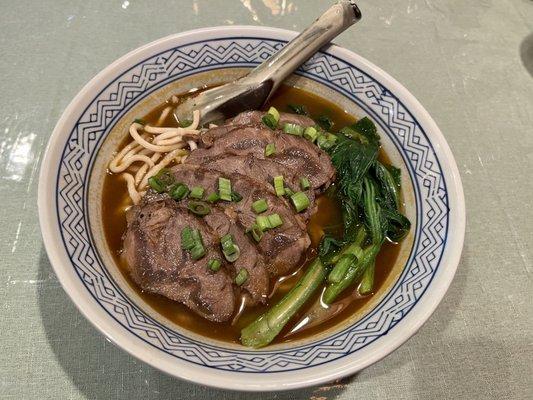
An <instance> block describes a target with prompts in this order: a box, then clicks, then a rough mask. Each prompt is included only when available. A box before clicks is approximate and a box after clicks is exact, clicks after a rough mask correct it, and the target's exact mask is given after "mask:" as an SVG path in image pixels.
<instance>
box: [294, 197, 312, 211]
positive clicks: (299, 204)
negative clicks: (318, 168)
mask: <svg viewBox="0 0 533 400" xmlns="http://www.w3.org/2000/svg"><path fill="white" fill-rule="evenodd" d="M291 201H292V204H293V205H294V208H296V211H297V212H302V211H303V210H305V209H306V208H307V207H309V204H310V202H309V197H307V195H306V194H305V193H304V192H298V193H294V194H293V195H292V196H291Z"/></svg>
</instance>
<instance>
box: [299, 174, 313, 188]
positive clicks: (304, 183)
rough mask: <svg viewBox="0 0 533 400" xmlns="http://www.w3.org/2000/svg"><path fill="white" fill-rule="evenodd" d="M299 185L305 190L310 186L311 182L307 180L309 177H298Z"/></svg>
mask: <svg viewBox="0 0 533 400" xmlns="http://www.w3.org/2000/svg"><path fill="white" fill-rule="evenodd" d="M300 187H301V188H302V190H307V189H309V188H310V187H311V182H309V179H308V178H307V177H305V176H303V177H301V178H300Z"/></svg>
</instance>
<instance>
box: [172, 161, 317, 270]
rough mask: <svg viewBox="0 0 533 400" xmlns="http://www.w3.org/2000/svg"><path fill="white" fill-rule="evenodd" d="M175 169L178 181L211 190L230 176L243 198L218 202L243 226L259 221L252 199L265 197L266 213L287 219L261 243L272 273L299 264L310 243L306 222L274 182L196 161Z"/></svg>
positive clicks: (266, 234) (240, 226) (260, 250)
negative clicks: (228, 172) (281, 194)
mask: <svg viewBox="0 0 533 400" xmlns="http://www.w3.org/2000/svg"><path fill="white" fill-rule="evenodd" d="M172 172H173V174H174V175H175V177H176V179H177V180H178V181H180V182H183V183H185V184H187V185H188V186H201V187H203V188H204V189H205V190H206V193H207V194H209V193H212V192H216V191H218V178H219V177H225V178H228V179H230V180H231V185H232V190H233V191H235V192H237V193H239V194H240V195H241V196H242V200H241V201H239V202H224V201H221V202H219V203H218V204H219V206H220V207H223V208H224V212H225V213H226V214H227V215H229V216H231V217H232V218H233V219H234V220H235V221H236V223H237V225H238V227H239V228H240V229H242V230H245V229H247V228H249V227H251V226H252V225H253V224H254V223H255V219H256V214H255V213H254V212H253V209H252V203H253V202H254V201H256V200H259V199H265V200H266V201H267V203H268V206H269V209H268V211H267V212H266V213H265V214H273V213H277V214H279V215H280V217H281V218H282V220H283V225H282V226H280V227H278V228H275V229H271V230H269V231H267V232H265V233H264V235H263V238H262V239H261V241H260V242H259V243H258V244H257V248H258V249H259V252H260V253H261V254H262V255H263V257H264V259H265V260H268V262H267V267H268V270H269V272H270V274H271V275H273V276H277V275H282V274H284V273H286V272H288V271H290V270H291V269H293V268H294V267H296V266H297V265H299V263H300V261H301V260H302V258H303V256H304V254H305V251H306V249H307V248H308V247H309V244H310V239H309V236H308V235H307V231H306V225H305V223H304V222H303V220H302V219H301V217H300V216H298V215H295V214H294V211H293V209H292V208H291V206H290V205H289V204H288V203H287V201H286V200H285V199H283V198H280V197H277V196H276V195H275V194H274V192H273V188H272V186H271V185H269V184H267V183H262V182H259V181H257V180H254V179H251V178H249V177H248V176H245V175H241V174H237V173H233V174H226V173H220V172H217V171H213V170H209V169H206V168H202V167H200V166H197V165H193V164H180V165H177V166H175V167H173V168H172Z"/></svg>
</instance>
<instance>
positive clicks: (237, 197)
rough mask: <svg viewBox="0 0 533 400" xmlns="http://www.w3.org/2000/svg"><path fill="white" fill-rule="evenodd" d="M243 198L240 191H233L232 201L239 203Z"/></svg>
mask: <svg viewBox="0 0 533 400" xmlns="http://www.w3.org/2000/svg"><path fill="white" fill-rule="evenodd" d="M241 200H242V196H241V194H240V193H237V192H231V201H233V202H234V203H238V202H239V201H241Z"/></svg>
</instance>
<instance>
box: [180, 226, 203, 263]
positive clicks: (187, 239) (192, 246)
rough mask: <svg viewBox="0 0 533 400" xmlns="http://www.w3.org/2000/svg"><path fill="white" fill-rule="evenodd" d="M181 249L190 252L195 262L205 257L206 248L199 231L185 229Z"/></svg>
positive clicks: (182, 232)
mask: <svg viewBox="0 0 533 400" xmlns="http://www.w3.org/2000/svg"><path fill="white" fill-rule="evenodd" d="M181 248H182V249H183V250H188V251H189V252H190V254H191V258H192V259H193V260H198V259H200V258H202V257H203V256H204V255H205V247H204V243H203V241H202V235H201V234H200V231H199V230H198V229H191V228H190V227H188V226H187V227H185V228H183V230H182V231H181Z"/></svg>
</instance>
